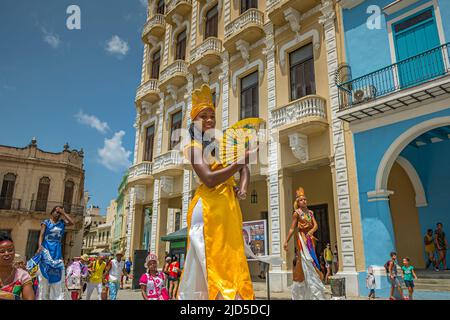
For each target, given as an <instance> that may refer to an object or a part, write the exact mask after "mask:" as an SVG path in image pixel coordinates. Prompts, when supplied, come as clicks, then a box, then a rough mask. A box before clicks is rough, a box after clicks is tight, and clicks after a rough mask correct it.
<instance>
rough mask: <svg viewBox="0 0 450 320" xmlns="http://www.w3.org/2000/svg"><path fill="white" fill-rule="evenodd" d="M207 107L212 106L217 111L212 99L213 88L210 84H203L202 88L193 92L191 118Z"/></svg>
mask: <svg viewBox="0 0 450 320" xmlns="http://www.w3.org/2000/svg"><path fill="white" fill-rule="evenodd" d="M207 108H211V109H212V110H213V111H215V108H214V104H213V101H212V95H211V89H210V88H209V86H208V85H206V84H203V85H202V87H201V88H200V89H196V90H195V91H194V92H193V93H192V110H191V120H194V119H195V117H196V116H198V114H199V113H200V112H202V111H203V110H205V109H207Z"/></svg>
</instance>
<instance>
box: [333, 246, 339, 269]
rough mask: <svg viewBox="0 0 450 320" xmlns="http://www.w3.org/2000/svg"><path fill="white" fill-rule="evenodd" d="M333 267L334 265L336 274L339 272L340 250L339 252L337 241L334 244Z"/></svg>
mask: <svg viewBox="0 0 450 320" xmlns="http://www.w3.org/2000/svg"><path fill="white" fill-rule="evenodd" d="M333 267H334V271H333V273H334V274H336V273H338V271H339V252H338V246H337V243H336V244H335V245H334V250H333Z"/></svg>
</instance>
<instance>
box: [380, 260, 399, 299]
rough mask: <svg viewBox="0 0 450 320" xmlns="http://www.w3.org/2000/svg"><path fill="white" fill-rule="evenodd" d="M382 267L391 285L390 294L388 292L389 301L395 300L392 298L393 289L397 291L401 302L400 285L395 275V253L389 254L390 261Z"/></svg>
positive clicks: (396, 274)
mask: <svg viewBox="0 0 450 320" xmlns="http://www.w3.org/2000/svg"><path fill="white" fill-rule="evenodd" d="M384 267H385V269H386V273H387V275H388V277H389V281H390V283H391V292H390V296H389V300H396V299H395V297H394V292H395V289H397V290H398V293H399V295H400V298H401V299H402V300H404V297H403V289H402V284H401V283H400V279H399V278H398V273H397V253H396V252H391V260H389V261H388V262H386V264H385V265H384Z"/></svg>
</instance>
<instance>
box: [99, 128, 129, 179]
mask: <svg viewBox="0 0 450 320" xmlns="http://www.w3.org/2000/svg"><path fill="white" fill-rule="evenodd" d="M124 135H125V131H123V130H121V131H119V132H116V133H114V136H113V137H112V138H111V139H105V145H104V146H103V149H98V155H99V156H100V163H101V164H102V165H104V166H105V167H106V168H108V169H109V170H112V171H116V172H117V171H120V170H122V169H126V168H128V167H129V166H130V165H131V162H130V160H129V159H128V158H129V157H130V155H131V151H127V150H125V148H124V147H123V146H122V138H123V136H124Z"/></svg>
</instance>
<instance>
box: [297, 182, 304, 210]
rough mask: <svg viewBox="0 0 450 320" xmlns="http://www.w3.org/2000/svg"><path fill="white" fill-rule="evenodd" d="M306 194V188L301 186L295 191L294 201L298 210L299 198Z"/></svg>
mask: <svg viewBox="0 0 450 320" xmlns="http://www.w3.org/2000/svg"><path fill="white" fill-rule="evenodd" d="M304 196H305V190H304V189H303V188H302V187H300V188H298V189H297V190H296V191H295V201H294V209H295V210H297V209H298V208H299V206H298V201H297V200H298V198H300V197H304Z"/></svg>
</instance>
